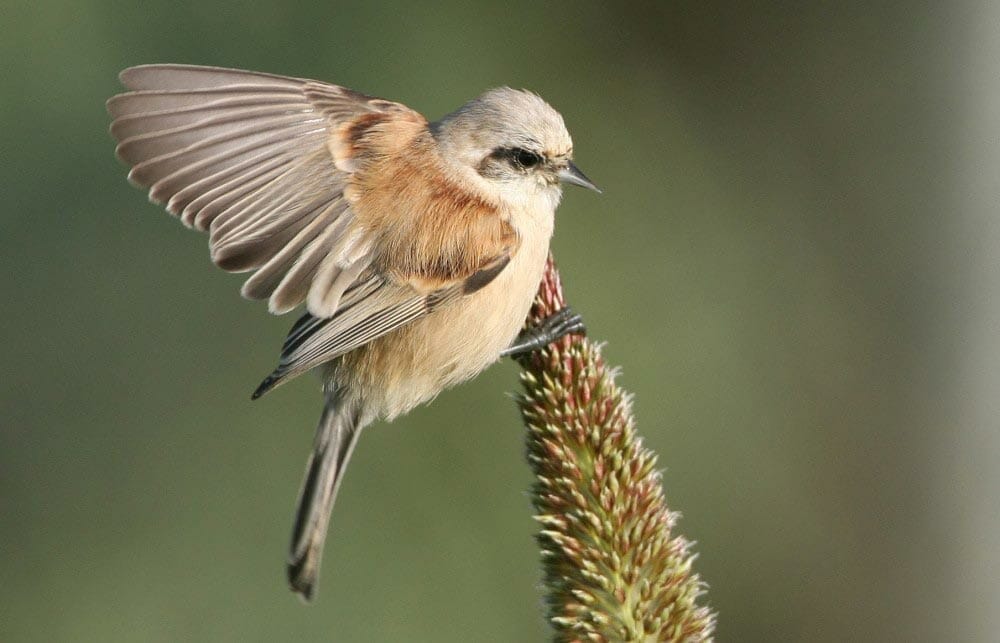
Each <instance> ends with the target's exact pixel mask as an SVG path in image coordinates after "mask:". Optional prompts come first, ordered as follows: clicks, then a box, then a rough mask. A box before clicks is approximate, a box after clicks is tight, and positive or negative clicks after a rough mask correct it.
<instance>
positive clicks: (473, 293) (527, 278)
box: [108, 65, 599, 600]
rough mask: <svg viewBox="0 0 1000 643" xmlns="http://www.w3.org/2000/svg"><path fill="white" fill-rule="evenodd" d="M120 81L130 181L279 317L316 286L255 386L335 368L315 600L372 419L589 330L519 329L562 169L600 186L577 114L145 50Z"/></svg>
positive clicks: (304, 583)
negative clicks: (198, 61)
mask: <svg viewBox="0 0 1000 643" xmlns="http://www.w3.org/2000/svg"><path fill="white" fill-rule="evenodd" d="M121 80H122V83H123V84H124V85H125V86H126V88H127V89H128V90H129V91H128V92H127V93H124V94H120V95H118V96H115V97H113V98H112V99H110V100H109V101H108V111H109V112H110V113H111V116H112V117H113V118H114V122H113V123H112V125H111V133H112V135H113V136H114V137H115V139H117V141H118V147H117V153H118V156H119V157H120V158H121V159H122V160H124V161H125V162H126V163H128V164H129V165H130V166H131V167H132V170H131V172H130V173H129V179H130V180H131V181H132V182H133V183H135V184H136V185H139V186H142V187H144V188H148V189H149V197H150V199H151V200H152V201H154V202H156V203H162V204H165V205H166V208H167V210H168V211H170V212H171V213H172V214H174V215H176V216H177V217H179V218H180V219H181V221H183V222H184V224H185V225H187V226H189V227H193V228H196V229H198V230H202V231H207V232H208V233H209V237H210V241H209V244H210V248H211V256H212V261H214V262H215V264H216V265H218V266H219V267H220V268H222V269H224V270H228V271H230V272H249V271H253V274H252V275H251V276H250V278H249V279H247V281H246V282H245V283H244V284H243V288H242V294H243V296H244V297H247V298H250V299H267V300H268V307H269V309H270V310H271V312H272V313H276V314H280V313H285V312H288V311H290V310H292V309H293V308H295V307H296V306H298V305H299V304H302V303H305V308H306V312H305V314H304V315H303V316H302V317H300V318H299V320H298V321H297V322H295V325H294V326H293V327H292V329H291V331H290V332H289V334H288V337H287V338H286V339H285V343H284V346H283V347H282V352H281V358H280V362H279V364H278V367H277V368H276V369H275V370H274V372H273V373H271V374H270V375H269V376H268V377H267V378H266V379H265V380H264V381H263V382H262V383H261V385H260V386H259V387H258V388H257V390H256V391H255V392H254V394H253V397H254V398H257V397H259V396H261V395H262V394H264V393H265V392H267V391H268V390H270V389H272V388H274V387H275V386H277V385H278V384H281V383H283V382H286V381H287V380H289V379H290V378H292V377H295V376H297V375H299V374H301V373H304V372H306V371H310V370H316V371H317V372H319V374H320V375H321V378H322V381H323V391H324V396H325V406H324V408H323V414H322V417H321V419H320V422H319V427H318V429H317V431H316V438H315V443H314V445H313V452H312V455H311V457H310V458H309V462H308V465H307V468H306V476H305V480H304V482H303V484H302V490H301V492H300V495H299V505H298V512H297V514H296V518H295V525H294V529H293V533H292V543H291V552H290V554H289V559H288V579H289V583H290V584H291V587H292V589H293V590H294V591H296V592H298V593H299V594H301V595H302V596H303V597H304V598H305V599H306V600H309V599H310V598H311V597H312V595H313V592H314V591H315V588H316V582H317V577H318V573H319V565H320V558H321V555H322V549H323V541H324V539H325V536H326V532H327V526H328V523H329V517H330V511H331V509H332V507H333V502H334V498H335V497H336V495H337V489H338V487H339V486H340V482H341V480H342V478H343V475H344V469H345V467H346V465H347V462H348V459H349V458H350V456H351V452H352V450H353V449H354V445H355V444H356V443H357V440H358V436H359V435H360V434H361V429H362V428H364V427H365V426H366V425H368V424H370V423H371V422H372V421H374V420H376V419H379V418H381V419H385V420H392V419H393V418H395V417H397V416H399V415H401V414H403V413H406V412H407V411H409V410H410V409H412V408H413V407H415V406H417V405H418V404H421V403H422V402H426V401H428V400H430V399H431V398H433V397H434V396H435V395H437V394H438V393H439V392H440V391H441V390H443V389H444V388H447V387H449V386H452V385H454V384H457V383H459V382H462V381H464V380H467V379H469V378H471V377H473V376H474V375H476V374H477V373H479V372H480V371H482V370H483V369H484V368H486V367H487V366H489V365H490V364H492V363H493V362H495V361H497V360H498V359H499V358H500V357H501V356H503V355H510V354H514V353H517V352H523V351H528V350H533V349H535V348H539V347H541V346H544V345H546V344H548V343H549V342H551V341H553V340H554V339H556V338H558V337H560V336H562V335H564V334H567V333H571V332H581V331H582V330H583V326H582V322H581V320H580V318H579V317H578V316H576V315H575V314H573V313H572V312H571V311H569V310H568V309H567V310H565V311H563V312H562V313H560V314H558V315H556V316H553V317H551V318H549V319H548V320H545V321H544V322H543V323H542V324H541V325H540V326H539V327H537V328H534V329H530V330H527V331H524V332H522V333H520V334H519V332H518V331H519V330H520V329H521V327H522V325H523V324H524V320H525V317H526V315H527V313H528V310H529V308H530V306H531V302H532V300H533V298H534V295H535V291H536V289H537V288H538V284H539V281H540V280H541V277H542V272H543V269H544V265H545V260H546V256H547V254H548V248H549V239H550V237H551V236H552V228H553V221H554V213H555V209H556V206H557V205H558V203H559V199H560V197H561V195H562V190H561V185H560V184H561V183H571V184H574V185H579V186H583V187H586V188H590V189H592V190H597V187H596V186H594V184H593V183H591V182H590V180H589V179H587V177H586V176H584V174H583V173H582V172H581V171H580V170H579V169H577V167H576V166H575V165H574V164H573V161H572V156H573V143H572V141H571V140H570V137H569V134H568V133H567V131H566V127H565V125H564V124H563V119H562V117H561V116H560V115H559V113H558V112H556V111H555V110H554V109H552V107H550V106H549V105H548V104H547V103H545V102H544V101H543V100H542V99H541V98H539V97H538V96H536V95H535V94H532V93H530V92H527V91H521V90H514V89H510V88H506V87H503V88H500V89H493V90H490V91H487V92H486V93H484V94H483V95H481V96H479V97H478V98H475V99H473V100H471V101H469V102H468V103H466V104H465V105H463V106H462V107H460V108H459V109H457V110H456V111H454V112H452V113H451V114H448V115H447V116H445V117H444V118H442V119H441V120H439V121H437V122H434V123H428V122H427V120H426V119H425V118H424V117H423V116H421V115H420V114H418V113H417V112H415V111H413V110H411V109H409V108H408V107H406V106H405V105H401V104H399V103H394V102H391V101H387V100H382V99H380V98H373V97H370V96H366V95H364V94H360V93H358V92H355V91H352V90H350V89H346V88H344V87H339V86H337V85H330V84H327V83H321V82H317V81H312V80H305V79H300V78H289V77H284V76H275V75H271V74H263V73H256V72H248V71H239V70H231V69H219V68H212V67H196V66H187V65H143V66H139V67H132V68H130V69H126V70H125V71H123V72H122V73H121ZM597 191H599V190H597Z"/></svg>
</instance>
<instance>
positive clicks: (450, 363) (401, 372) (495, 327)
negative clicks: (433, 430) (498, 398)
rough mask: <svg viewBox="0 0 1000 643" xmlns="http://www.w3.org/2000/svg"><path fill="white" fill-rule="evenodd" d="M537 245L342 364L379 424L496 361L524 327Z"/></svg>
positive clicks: (539, 252)
mask: <svg viewBox="0 0 1000 643" xmlns="http://www.w3.org/2000/svg"><path fill="white" fill-rule="evenodd" d="M547 253H548V238H547V237H546V238H545V239H544V243H535V244H524V243H523V244H522V246H521V247H520V248H519V251H518V253H517V254H516V255H515V256H514V257H513V258H512V259H511V262H510V264H509V265H508V266H507V268H506V269H505V270H504V271H503V272H501V273H500V274H499V275H498V276H497V278H496V279H494V280H493V281H492V282H491V283H490V284H488V285H487V286H485V287H484V288H483V289H482V290H479V291H478V292H476V293H473V294H471V295H468V296H466V297H463V298H461V299H460V300H458V301H456V302H455V303H453V304H452V305H450V306H447V307H445V308H442V309H439V310H437V311H435V312H434V313H432V314H430V315H428V316H426V317H423V318H421V319H419V320H417V321H415V322H413V323H411V324H408V325H406V326H404V327H402V328H400V329H398V330H395V331H393V332H392V333H390V334H388V335H385V336H384V337H382V338H379V339H377V340H375V341H373V342H371V343H370V344H368V345H367V346H365V347H363V348H361V349H359V350H357V351H354V352H353V353H351V354H348V355H345V356H344V358H343V359H344V361H345V363H344V364H343V366H346V367H347V368H345V369H338V370H339V371H340V372H341V373H344V372H350V373H351V379H352V380H354V381H352V382H351V383H350V385H351V386H352V388H353V387H354V386H358V385H360V386H362V387H363V388H362V390H365V391H370V392H375V391H377V392H378V393H377V394H375V395H374V396H372V397H377V398H378V399H371V398H368V399H366V403H368V404H371V405H373V406H374V407H375V408H372V410H373V411H374V412H375V413H376V414H377V415H379V416H381V417H383V418H385V419H389V420H391V419H393V418H394V417H396V416H398V415H401V414H403V413H406V412H407V411H409V410H410V409H412V408H413V407H415V406H417V405H419V404H421V403H423V402H426V401H428V400H430V399H432V398H433V397H434V396H436V395H437V394H438V393H440V392H441V391H442V390H443V389H445V388H448V387H449V386H453V385H455V384H458V383H460V382H463V381H465V380H467V379H469V378H471V377H473V376H475V375H476V374H478V373H479V372H481V371H482V370H483V369H485V368H486V367H487V366H489V365H490V364H492V363H494V362H495V361H497V359H499V357H500V353H501V351H503V350H504V349H505V348H507V347H508V346H510V344H511V343H512V342H513V340H514V338H515V337H516V336H517V334H518V332H519V331H520V329H521V327H522V326H523V325H524V320H525V317H527V314H528V310H529V309H530V308H531V302H532V301H533V299H534V296H535V292H536V291H537V289H538V284H539V282H540V281H541V278H542V272H543V270H544V268H545V259H546V256H547Z"/></svg>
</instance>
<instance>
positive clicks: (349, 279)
mask: <svg viewBox="0 0 1000 643" xmlns="http://www.w3.org/2000/svg"><path fill="white" fill-rule="evenodd" d="M121 80H122V83H123V84H124V85H125V86H126V87H127V88H128V89H129V90H131V91H129V92H127V93H124V94H120V95H118V96H115V97H113V98H112V99H110V100H109V101H108V104H107V107H108V111H109V112H110V114H111V115H112V116H113V117H114V122H113V123H112V124H111V133H112V135H113V136H114V137H115V138H116V139H117V140H118V142H119V143H118V148H117V153H118V156H119V157H120V158H121V159H122V160H124V161H125V162H127V163H128V164H130V165H131V166H132V170H131V172H130V173H129V179H130V180H131V181H132V182H133V183H136V184H137V185H140V186H142V187H145V188H148V189H149V197H150V199H151V200H152V201H154V202H157V203H162V204H165V205H166V208H167V210H168V211H170V212H171V213H172V214H174V215H176V216H178V217H179V218H180V219H181V221H183V222H184V223H185V224H186V225H188V226H189V227H194V228H196V229H198V230H202V231H207V232H209V235H210V248H211V256H212V260H213V261H214V262H215V263H216V264H217V265H218V266H219V267H220V268H223V269H224V270H228V271H231V272H245V271H251V270H253V271H256V272H255V273H254V274H253V275H252V276H251V277H250V278H249V279H248V280H247V281H246V283H245V284H244V285H243V289H242V293H243V295H244V296H245V297H248V298H251V299H269V307H270V309H271V311H272V312H275V313H283V312H286V311H288V310H291V309H292V308H294V307H295V306H297V305H298V304H300V303H302V302H303V301H304V300H308V309H309V311H310V312H311V313H313V314H315V315H318V316H329V315H332V314H333V313H334V312H335V311H336V309H337V305H338V301H339V298H340V294H341V293H343V292H344V290H346V289H347V288H348V287H349V286H350V285H351V284H352V283H353V282H354V280H355V279H356V278H357V276H358V275H360V274H361V272H362V271H364V270H365V269H366V268H367V267H368V265H369V264H370V263H371V256H370V248H369V247H368V245H367V244H366V240H365V239H364V237H363V235H361V234H360V233H359V232H358V226H357V224H356V215H355V212H354V211H353V210H352V208H351V207H350V203H349V202H348V200H347V199H346V198H345V197H344V189H345V187H346V185H347V184H348V181H349V180H350V175H351V168H350V164H349V162H346V161H342V162H341V163H340V164H339V167H338V163H337V159H335V158H334V152H333V150H335V149H337V148H338V146H340V145H341V143H340V136H341V132H343V131H346V130H345V127H347V128H348V129H349V126H350V124H352V123H354V122H356V121H359V120H361V121H364V119H365V118H366V117H370V116H371V115H379V116H381V117H385V118H389V119H391V118H402V119H404V120H407V121H408V122H420V123H426V121H425V120H424V119H423V117H422V116H420V115H419V114H417V113H416V112H413V111H412V110H410V109H409V108H407V107H405V106H403V105H400V104H398V103H392V102H390V101H385V100H381V99H377V98H372V97H370V96H365V95H364V94H360V93H357V92H354V91H351V90H349V89H346V88H344V87H339V86H336V85H330V84H326V83H321V82H317V81H312V80H305V79H300V78H289V77H284V76H275V75H271V74H263V73H257V72H248V71H240V70H232V69H220V68H214V67H197V66H189V65H143V66H139V67H132V68H130V69H126V70H125V71H123V72H122V73H121Z"/></svg>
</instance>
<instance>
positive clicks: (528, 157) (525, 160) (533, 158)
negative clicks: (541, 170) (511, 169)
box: [511, 148, 542, 168]
mask: <svg viewBox="0 0 1000 643" xmlns="http://www.w3.org/2000/svg"><path fill="white" fill-rule="evenodd" d="M511 158H512V159H513V161H514V164H515V165H517V166H519V167H523V168H531V167H535V166H536V165H538V164H539V163H541V162H542V157H541V156H539V155H538V154H535V153H534V152H532V151H530V150H526V149H523V148H517V149H516V150H514V151H513V154H512V155H511Z"/></svg>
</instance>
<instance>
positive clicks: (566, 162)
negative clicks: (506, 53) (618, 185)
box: [432, 87, 600, 202]
mask: <svg viewBox="0 0 1000 643" xmlns="http://www.w3.org/2000/svg"><path fill="white" fill-rule="evenodd" d="M432 131H433V133H434V137H435V139H436V140H437V143H438V146H439V149H440V151H441V154H442V157H443V158H445V159H446V160H447V161H448V162H449V163H452V164H457V165H459V166H461V167H462V169H464V170H467V171H468V170H471V171H473V172H474V173H475V174H476V175H478V176H479V177H481V178H482V179H483V180H484V181H486V182H487V183H488V184H490V185H491V186H492V187H493V188H494V189H496V190H497V191H498V192H499V193H500V194H504V195H506V196H508V197H510V196H515V195H516V196H520V197H527V198H531V197H534V196H543V197H547V198H549V199H552V200H553V201H554V202H558V199H559V195H560V194H561V184H562V183H570V184H573V185H579V186H582V187H585V188H589V189H591V190H595V191H597V192H600V190H599V189H598V188H597V186H596V185H594V184H593V183H592V182H591V181H590V179H588V178H587V177H586V175H584V174H583V172H581V171H580V169H579V168H577V167H576V165H574V164H573V140H572V139H571V138H570V136H569V132H567V131H566V125H565V124H564V123H563V118H562V116H561V115H560V114H559V112H557V111H556V110H554V109H553V108H552V107H551V106H550V105H549V104H548V103H546V102H545V101H544V100H542V99H541V98H540V97H539V96H537V95H536V94H533V93H531V92H528V91H525V90H518V89H511V88H509V87H500V88H498V89H491V90H489V91H487V92H485V93H484V94H482V95H481V96H479V97H478V98H475V99H473V100H471V101H469V102H468V103H466V104H465V105H463V106H462V107H460V108H459V109H457V110H456V111H454V112H452V113H451V114H448V115H447V116H445V117H444V118H442V119H441V120H440V121H438V122H437V123H434V124H433V125H432Z"/></svg>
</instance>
